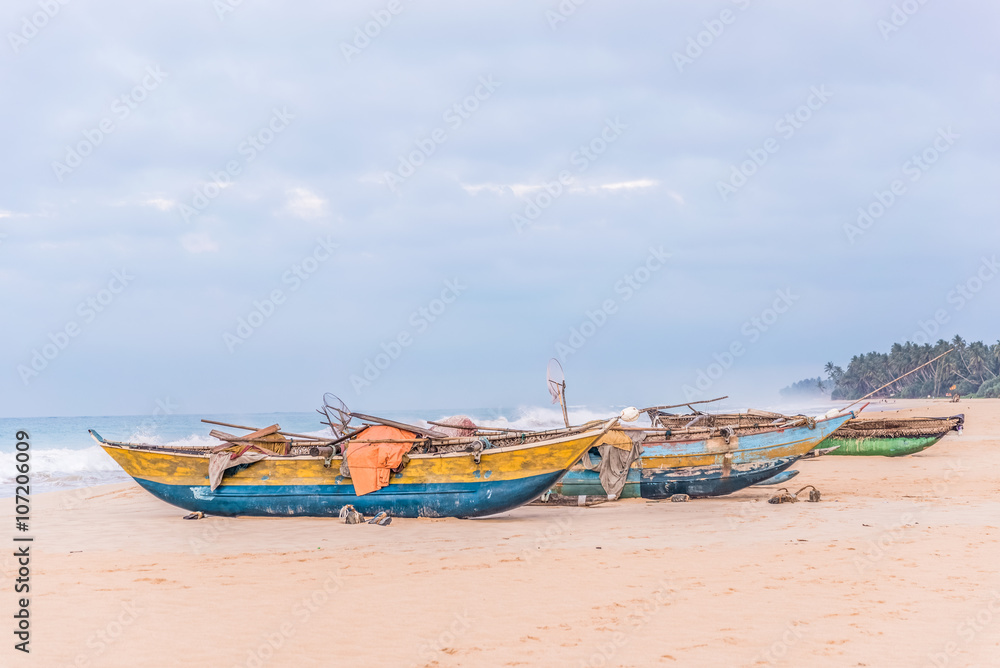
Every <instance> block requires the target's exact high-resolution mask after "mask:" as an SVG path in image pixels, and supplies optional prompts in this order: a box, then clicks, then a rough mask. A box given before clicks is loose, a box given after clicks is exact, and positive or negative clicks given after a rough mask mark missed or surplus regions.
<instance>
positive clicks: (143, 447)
mask: <svg viewBox="0 0 1000 668" xmlns="http://www.w3.org/2000/svg"><path fill="white" fill-rule="evenodd" d="M605 424H606V423H605ZM603 431H604V430H603V429H602V428H596V429H591V430H588V431H585V432H578V433H576V434H570V435H567V436H563V437H560V438H552V439H545V440H541V441H535V442H534V443H519V444H517V445H507V446H497V447H493V448H485V449H483V450H480V451H479V455H480V456H482V455H487V454H489V455H493V454H501V453H507V452H517V451H519V450H527V449H530V448H538V447H542V446H551V445H558V444H561V443H565V442H568V441H573V440H580V439H587V438H595V437H597V436H600V435H601V434H602V432H603ZM526 433H528V434H529V435H532V436H533V435H534V434H530V433H529V432H526ZM92 436H93V434H92ZM93 438H94V440H95V441H97V442H98V444H99V445H100V446H101V447H105V448H109V447H110V448H115V449H117V450H131V451H139V452H148V453H157V454H164V455H177V456H178V457H194V458H198V459H207V458H208V456H209V454H211V452H210V449H211V448H210V446H198V447H199V448H201V447H204V448H205V449H203V450H199V451H198V452H182V451H180V450H181V449H180V448H175V447H171V446H162V445H153V444H147V443H125V442H122V441H109V440H106V439H103V437H102V440H98V438H97V436H93ZM301 447H305V446H301ZM475 454H476V453H474V452H470V451H464V450H463V451H458V452H435V453H423V454H414V455H409V457H410V459H411V460H416V459H444V458H447V457H471V456H473V455H475ZM343 458H344V455H333V456H332V457H331V458H330V459H331V461H334V460H342V459H343ZM261 461H275V462H283V461H326V457H324V456H322V455H268V456H267V457H265V458H264V459H263V460H261Z"/></svg>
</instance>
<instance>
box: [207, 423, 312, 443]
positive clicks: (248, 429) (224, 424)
mask: <svg viewBox="0 0 1000 668" xmlns="http://www.w3.org/2000/svg"><path fill="white" fill-rule="evenodd" d="M202 422H204V423H206V424H217V425H219V426H220V427H232V428H233V429H246V430H247V431H249V432H257V431H261V430H260V429H258V428H257V427H244V426H243V425H240V424H230V423H228V422H217V421H215V420H205V419H204V418H202ZM276 433H278V434H281V435H282V436H291V437H292V438H301V439H304V440H307V441H323V442H324V443H326V442H329V440H330V439H327V438H319V437H318V436H309V435H307V434H294V433H292V432H290V431H278V432H276ZM241 438H244V437H241Z"/></svg>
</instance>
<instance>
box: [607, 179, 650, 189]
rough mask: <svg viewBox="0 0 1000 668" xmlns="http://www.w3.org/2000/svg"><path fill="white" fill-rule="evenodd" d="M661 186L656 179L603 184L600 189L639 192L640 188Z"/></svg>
mask: <svg viewBox="0 0 1000 668" xmlns="http://www.w3.org/2000/svg"><path fill="white" fill-rule="evenodd" d="M658 185H660V182H659V181H657V180H656V179H637V180H635V181H619V182H618V183H603V184H601V185H600V186H598V188H600V189H601V190H638V189H640V188H652V187H654V186H658Z"/></svg>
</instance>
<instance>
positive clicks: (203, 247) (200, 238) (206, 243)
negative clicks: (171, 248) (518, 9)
mask: <svg viewBox="0 0 1000 668" xmlns="http://www.w3.org/2000/svg"><path fill="white" fill-rule="evenodd" d="M181 245H182V246H183V247H184V250H186V251H187V252H188V253H194V254H198V253H215V252H216V251H218V250H219V244H217V243H216V242H215V241H213V240H212V238H211V237H210V236H209V235H208V233H207V232H190V233H188V234H185V235H183V236H182V237H181Z"/></svg>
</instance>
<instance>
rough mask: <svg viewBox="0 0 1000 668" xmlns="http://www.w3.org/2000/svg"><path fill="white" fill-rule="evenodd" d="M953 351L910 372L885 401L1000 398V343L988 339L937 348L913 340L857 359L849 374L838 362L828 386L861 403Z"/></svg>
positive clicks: (955, 341) (838, 394)
mask: <svg viewBox="0 0 1000 668" xmlns="http://www.w3.org/2000/svg"><path fill="white" fill-rule="evenodd" d="M949 348H954V349H955V350H954V351H953V352H952V353H951V354H949V355H945V356H944V357H942V358H941V359H939V360H937V361H936V362H934V363H933V364H929V365H928V366H925V367H924V368H923V369H920V370H919V371H917V372H915V373H912V374H910V375H909V376H907V377H905V378H903V379H901V380H899V381H897V382H895V383H893V384H892V385H890V386H889V387H887V388H885V389H884V390H882V391H881V392H879V393H878V395H876V396H879V397H889V396H895V397H900V398H904V399H905V398H915V397H926V396H928V395H930V396H932V397H940V396H945V395H947V394H951V395H954V394H959V395H962V396H973V397H981V398H987V397H993V398H996V397H1000V340H998V341H997V342H996V343H995V344H993V345H989V344H986V343H983V342H982V341H974V342H972V343H966V341H965V340H964V339H962V337H961V336H958V335H955V338H953V339H952V340H951V341H950V342H949V341H945V340H944V339H940V340H938V342H937V343H935V344H934V345H931V344H929V343H926V344H923V345H918V344H916V343H911V342H909V341H907V342H906V343H894V344H892V348H891V349H890V350H889V352H888V353H879V352H871V353H866V354H864V355H855V356H854V357H852V358H851V361H850V363H849V364H848V365H847V370H846V371H845V370H844V369H842V368H841V367H839V366H835V365H834V364H833V362H828V363H827V364H826V367H825V370H826V375H827V379H828V380H827V382H826V383H824V384H825V385H827V387H829V388H831V390H832V394H831V398H832V399H860V398H861V397H863V396H865V395H866V394H868V393H870V392H873V391H875V390H876V389H877V388H879V387H881V386H882V385H885V384H886V383H889V382H891V381H892V380H893V379H895V378H898V377H899V376H902V375H903V374H904V373H906V372H907V371H910V370H912V369H914V368H916V367H918V366H920V365H921V364H924V363H925V362H928V361H930V360H932V359H934V358H935V357H937V356H938V355H940V354H942V353H944V352H945V351H947V350H948V349H949Z"/></svg>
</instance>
